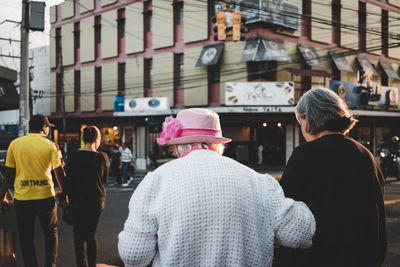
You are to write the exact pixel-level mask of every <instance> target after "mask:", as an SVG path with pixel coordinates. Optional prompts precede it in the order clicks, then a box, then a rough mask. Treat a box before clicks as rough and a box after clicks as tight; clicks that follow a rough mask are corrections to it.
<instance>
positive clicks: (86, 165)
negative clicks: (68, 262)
mask: <svg viewBox="0 0 400 267" xmlns="http://www.w3.org/2000/svg"><path fill="white" fill-rule="evenodd" d="M83 142H84V146H83V148H82V149H79V150H76V151H74V152H72V153H71V154H70V155H69V156H68V160H67V164H66V173H67V177H66V183H65V192H66V193H67V195H68V198H69V201H70V203H73V202H75V201H76V202H78V207H79V208H78V219H77V222H76V223H75V224H74V225H73V228H74V245H75V257H76V264H77V266H79V267H81V266H85V267H87V266H88V267H95V266H96V257H97V239H96V232H97V227H98V224H99V221H100V217H101V215H102V213H103V211H104V203H105V197H106V190H105V186H104V185H105V184H106V183H107V179H108V157H107V154H106V153H104V152H97V149H98V148H99V146H100V142H101V133H100V130H99V129H98V128H97V127H96V126H92V125H90V126H87V127H85V128H84V129H83Z"/></svg>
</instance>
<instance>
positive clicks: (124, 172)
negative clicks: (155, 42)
mask: <svg viewBox="0 0 400 267" xmlns="http://www.w3.org/2000/svg"><path fill="white" fill-rule="evenodd" d="M130 164H131V162H122V180H123V181H124V183H126V182H127V181H128V168H129V165H130Z"/></svg>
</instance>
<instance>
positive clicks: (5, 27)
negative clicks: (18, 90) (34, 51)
mask: <svg viewBox="0 0 400 267" xmlns="http://www.w3.org/2000/svg"><path fill="white" fill-rule="evenodd" d="M35 1H38V2H46V17H45V30H44V32H33V31H30V34H29V40H30V43H29V48H36V47H42V46H47V45H49V34H50V18H49V14H50V7H51V6H53V5H56V4H59V3H61V2H63V0H35ZM0 2H1V3H0V5H1V8H0V37H1V38H6V39H14V40H20V38H21V31H20V27H19V25H17V24H15V23H10V22H5V20H13V21H21V14H22V10H21V6H22V0H1V1H0ZM0 55H11V56H19V55H20V46H19V42H11V43H10V42H9V41H5V40H0ZM0 66H4V67H7V68H10V69H14V70H17V71H18V70H19V59H17V58H16V59H12V58H7V57H0Z"/></svg>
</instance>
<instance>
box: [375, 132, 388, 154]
mask: <svg viewBox="0 0 400 267" xmlns="http://www.w3.org/2000/svg"><path fill="white" fill-rule="evenodd" d="M375 143H376V147H375V154H376V155H378V153H379V152H380V151H381V150H382V148H390V147H391V145H392V131H391V129H390V128H389V127H384V126H377V127H376V129H375Z"/></svg>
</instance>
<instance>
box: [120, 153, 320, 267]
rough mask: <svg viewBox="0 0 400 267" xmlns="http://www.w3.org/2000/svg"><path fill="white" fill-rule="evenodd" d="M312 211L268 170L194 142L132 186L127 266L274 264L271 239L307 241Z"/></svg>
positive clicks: (124, 253)
mask: <svg viewBox="0 0 400 267" xmlns="http://www.w3.org/2000/svg"><path fill="white" fill-rule="evenodd" d="M314 232H315V221H314V217H313V215H312V213H311V212H310V210H309V209H308V208H307V206H306V205H305V204H304V203H302V202H296V201H294V200H292V199H289V198H285V197H284V194H283V191H282V189H281V187H280V185H279V184H278V182H277V181H276V180H275V178H273V177H272V176H270V175H267V174H265V175H262V174H259V173H257V172H255V171H253V170H252V169H250V168H248V167H246V166H244V165H242V164H240V163H238V162H236V161H234V160H232V159H230V158H227V157H223V156H220V155H218V154H217V153H216V152H214V151H211V150H196V151H193V152H191V153H189V154H188V155H187V156H185V157H183V158H179V159H176V160H173V161H171V162H169V163H167V164H164V165H162V166H161V167H159V168H158V169H156V170H155V171H154V172H152V173H148V174H147V176H146V177H145V178H144V179H143V181H142V182H141V183H140V185H139V186H138V188H137V189H136V191H135V192H134V193H133V195H132V198H131V200H130V202H129V215H128V218H127V220H126V222H125V225H124V229H123V231H122V232H121V233H120V234H119V242H118V250H119V254H120V256H121V259H122V260H123V261H124V263H125V266H126V267H129V266H146V265H148V264H149V263H150V262H151V261H152V260H153V266H271V265H272V259H273V251H274V249H273V248H274V240H276V241H277V242H278V243H280V244H282V245H284V246H286V247H303V248H305V247H309V246H311V244H312V237H313V235H314Z"/></svg>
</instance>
